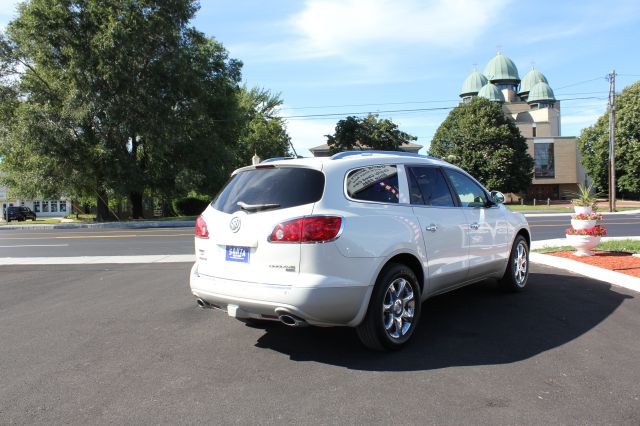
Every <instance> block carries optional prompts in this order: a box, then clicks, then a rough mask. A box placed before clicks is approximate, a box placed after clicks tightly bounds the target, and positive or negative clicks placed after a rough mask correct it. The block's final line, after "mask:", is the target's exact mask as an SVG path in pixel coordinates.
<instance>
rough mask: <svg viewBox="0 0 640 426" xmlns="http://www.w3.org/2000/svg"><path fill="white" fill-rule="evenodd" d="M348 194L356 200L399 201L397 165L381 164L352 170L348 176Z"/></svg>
mask: <svg viewBox="0 0 640 426" xmlns="http://www.w3.org/2000/svg"><path fill="white" fill-rule="evenodd" d="M347 194H348V195H349V197H351V198H353V199H355V200H364V201H376V202H379V203H397V202H398V194H399V191H398V169H397V167H396V166H390V165H379V166H369V167H363V168H361V169H356V170H352V171H351V172H349V175H348V176H347Z"/></svg>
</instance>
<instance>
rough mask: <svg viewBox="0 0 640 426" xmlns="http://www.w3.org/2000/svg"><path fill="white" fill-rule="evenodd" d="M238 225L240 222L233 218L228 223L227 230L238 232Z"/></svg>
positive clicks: (237, 218)
mask: <svg viewBox="0 0 640 426" xmlns="http://www.w3.org/2000/svg"><path fill="white" fill-rule="evenodd" d="M240 225H241V222H240V218H239V217H234V218H233V219H231V222H229V228H231V230H232V231H233V232H238V231H239V230H240Z"/></svg>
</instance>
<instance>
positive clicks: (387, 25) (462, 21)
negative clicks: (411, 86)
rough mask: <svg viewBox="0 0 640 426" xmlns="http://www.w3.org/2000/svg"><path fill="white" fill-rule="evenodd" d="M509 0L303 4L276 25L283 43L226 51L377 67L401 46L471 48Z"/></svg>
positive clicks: (315, 0) (324, 0)
mask: <svg viewBox="0 0 640 426" xmlns="http://www.w3.org/2000/svg"><path fill="white" fill-rule="evenodd" d="M510 1H511V0H430V1H424V0H422V1H421V0H405V1H402V2H397V1H391V0H306V1H305V2H304V7H303V8H302V10H300V11H299V12H297V13H295V14H293V15H292V16H290V17H289V18H287V19H286V20H285V21H284V22H283V23H282V26H281V27H283V28H284V29H285V31H286V34H287V35H286V36H285V39H284V40H280V41H278V42H276V43H271V44H265V43H264V41H260V45H259V47H258V45H257V44H254V43H253V42H250V43H245V44H239V45H235V46H232V47H231V50H232V51H235V52H236V54H238V53H240V54H241V55H242V56H243V57H246V56H252V58H253V59H254V60H263V61H282V60H308V59H315V58H329V57H334V58H340V59H342V60H344V61H346V62H348V63H353V64H355V65H361V66H362V67H365V66H366V67H369V68H371V67H383V66H385V65H384V64H385V58H388V57H389V56H391V55H393V53H394V52H396V51H398V50H402V49H404V48H405V47H407V46H410V47H416V46H420V48H421V49H422V51H423V52H424V54H425V55H429V50H430V49H431V48H442V49H461V48H469V47H471V46H472V45H473V44H474V42H475V41H476V39H477V38H478V37H479V36H481V35H482V34H484V33H485V32H486V31H487V30H489V29H491V28H493V27H494V24H495V19H496V11H497V10H503V9H504V8H505V6H506V4H507V3H509V2H510Z"/></svg>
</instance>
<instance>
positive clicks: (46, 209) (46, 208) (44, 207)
mask: <svg viewBox="0 0 640 426" xmlns="http://www.w3.org/2000/svg"><path fill="white" fill-rule="evenodd" d="M42 213H49V202H48V201H43V202H42Z"/></svg>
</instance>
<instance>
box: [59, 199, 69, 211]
mask: <svg viewBox="0 0 640 426" xmlns="http://www.w3.org/2000/svg"><path fill="white" fill-rule="evenodd" d="M60 212H61V213H66V212H67V202H66V201H60Z"/></svg>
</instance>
